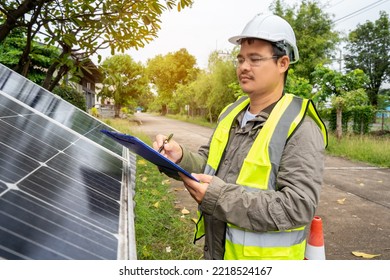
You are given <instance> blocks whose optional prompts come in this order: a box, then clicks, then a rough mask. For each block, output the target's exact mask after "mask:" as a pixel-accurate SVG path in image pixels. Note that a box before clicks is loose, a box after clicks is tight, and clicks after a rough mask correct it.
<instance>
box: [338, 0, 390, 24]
mask: <svg viewBox="0 0 390 280" xmlns="http://www.w3.org/2000/svg"><path fill="white" fill-rule="evenodd" d="M388 1H390V0H379V1H376V2H374V3H372V4H369V5H367V6H365V7H363V8H361V9H359V10H357V11H354V12H352V13H350V14H348V15H346V16H343V17H341V18H338V19H336V20H334V21H333V23H340V22H342V21H345V20H347V19H350V18H351V17H354V16H357V15H359V14H361V13H364V12H366V11H368V10H371V9H373V8H375V7H376V6H379V5H381V4H383V3H386V2H388Z"/></svg>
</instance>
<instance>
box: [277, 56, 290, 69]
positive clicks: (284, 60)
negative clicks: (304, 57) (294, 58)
mask: <svg viewBox="0 0 390 280" xmlns="http://www.w3.org/2000/svg"><path fill="white" fill-rule="evenodd" d="M279 65H280V68H281V69H280V70H281V72H286V71H287V70H288V67H289V66H290V58H289V57H288V56H287V55H284V56H282V57H281V58H280V59H279Z"/></svg>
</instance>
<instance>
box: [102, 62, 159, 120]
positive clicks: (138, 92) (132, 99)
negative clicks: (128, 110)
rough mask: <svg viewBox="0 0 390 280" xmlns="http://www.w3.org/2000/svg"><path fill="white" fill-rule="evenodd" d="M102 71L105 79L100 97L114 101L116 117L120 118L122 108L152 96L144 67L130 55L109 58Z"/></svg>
mask: <svg viewBox="0 0 390 280" xmlns="http://www.w3.org/2000/svg"><path fill="white" fill-rule="evenodd" d="M101 71H102V73H103V75H104V79H103V88H102V90H101V92H100V93H99V95H100V96H101V97H103V98H112V99H113V100H114V102H115V107H116V116H119V110H120V108H122V107H127V106H129V105H132V106H135V105H136V104H137V103H138V101H139V100H141V99H142V98H145V97H147V96H148V95H150V94H151V93H150V91H149V86H148V80H147V78H146V76H145V69H144V67H143V66H142V64H141V63H138V62H135V61H134V60H133V59H132V58H131V56H129V55H125V54H121V55H114V56H112V57H109V58H107V59H106V60H105V61H104V62H103V64H102V65H101Z"/></svg>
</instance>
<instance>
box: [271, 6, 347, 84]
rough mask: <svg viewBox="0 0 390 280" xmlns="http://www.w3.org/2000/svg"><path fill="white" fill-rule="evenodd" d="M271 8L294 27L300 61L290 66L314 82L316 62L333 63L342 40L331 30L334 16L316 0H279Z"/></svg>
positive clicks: (300, 75)
mask: <svg viewBox="0 0 390 280" xmlns="http://www.w3.org/2000/svg"><path fill="white" fill-rule="evenodd" d="M284 7H286V8H284ZM270 9H271V10H272V11H273V12H274V13H275V14H277V15H279V16H281V17H283V18H284V19H286V20H287V21H288V22H289V23H290V24H291V26H292V28H293V29H294V32H295V37H296V39H297V45H298V50H299V62H298V63H297V64H293V65H291V68H292V69H294V73H295V75H296V76H297V77H302V78H305V79H307V80H309V82H310V83H311V84H313V82H312V77H311V73H312V72H313V71H314V69H315V67H316V65H318V64H327V63H330V62H331V59H330V58H331V56H332V53H333V51H334V50H335V48H336V44H337V43H338V42H339V41H340V35H339V33H338V32H336V31H333V30H332V28H333V23H332V19H331V16H330V15H329V14H327V13H325V12H324V11H323V10H324V9H323V7H322V6H321V4H320V3H319V2H318V1H316V0H314V1H307V0H304V1H302V2H300V5H299V7H297V6H293V7H289V6H288V5H286V4H285V3H284V2H283V1H282V0H276V1H275V2H273V3H272V4H271V6H270Z"/></svg>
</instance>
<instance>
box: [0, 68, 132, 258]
mask: <svg viewBox="0 0 390 280" xmlns="http://www.w3.org/2000/svg"><path fill="white" fill-rule="evenodd" d="M101 129H108V130H113V129H112V128H111V127H109V126H107V125H106V124H104V123H103V122H101V121H99V120H98V119H95V118H93V117H91V116H90V115H88V114H87V113H85V112H83V111H81V110H79V109H78V108H76V107H74V106H73V105H71V104H69V103H68V102H66V101H64V100H62V99H61V98H59V97H58V96H56V95H54V94H52V93H50V92H48V91H46V90H45V89H43V88H41V87H39V86H38V85H36V84H34V83H32V82H31V81H29V80H27V79H25V78H24V77H22V76H20V75H18V74H17V73H15V72H13V71H11V70H10V69H8V68H6V67H5V66H3V65H1V64H0V258H3V259H40V260H42V259H44V260H46V259H88V260H94V259H135V258H136V254H135V234H134V213H133V195H134V185H135V184H134V180H135V179H134V178H135V156H134V155H133V154H130V153H128V150H127V149H124V148H123V147H122V146H121V145H120V144H118V143H117V142H115V141H113V140H111V139H109V138H108V137H106V136H105V135H103V134H102V133H101V132H100V130H101Z"/></svg>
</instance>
